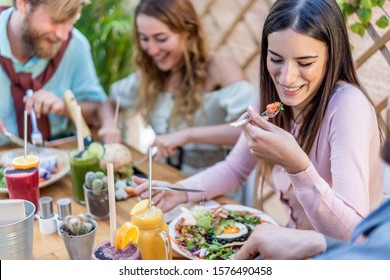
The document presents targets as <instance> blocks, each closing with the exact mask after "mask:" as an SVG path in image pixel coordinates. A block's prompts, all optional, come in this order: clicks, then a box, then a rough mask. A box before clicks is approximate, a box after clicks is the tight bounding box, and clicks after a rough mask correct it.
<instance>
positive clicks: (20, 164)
mask: <svg viewBox="0 0 390 280" xmlns="http://www.w3.org/2000/svg"><path fill="white" fill-rule="evenodd" d="M38 165H39V158H38V157H37V156H34V155H27V156H26V157H24V156H19V157H16V158H14V159H13V160H12V166H13V167H14V168H16V169H29V168H33V167H37V166H38Z"/></svg>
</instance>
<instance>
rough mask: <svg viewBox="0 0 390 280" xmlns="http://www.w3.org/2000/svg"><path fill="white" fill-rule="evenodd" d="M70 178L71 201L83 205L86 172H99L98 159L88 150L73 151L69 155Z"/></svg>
mask: <svg viewBox="0 0 390 280" xmlns="http://www.w3.org/2000/svg"><path fill="white" fill-rule="evenodd" d="M69 157H70V176H71V178H72V191H73V199H74V200H75V201H76V202H77V203H80V204H83V205H84V204H85V197H84V188H83V184H84V180H85V173H87V172H88V171H99V170H100V167H99V157H98V156H97V155H96V154H95V153H91V152H89V151H88V150H86V151H83V152H80V151H79V150H73V151H71V152H70V153H69Z"/></svg>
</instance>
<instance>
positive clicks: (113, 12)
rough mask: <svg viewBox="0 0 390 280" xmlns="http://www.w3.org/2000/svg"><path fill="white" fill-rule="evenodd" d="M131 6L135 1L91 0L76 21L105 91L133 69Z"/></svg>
mask: <svg viewBox="0 0 390 280" xmlns="http://www.w3.org/2000/svg"><path fill="white" fill-rule="evenodd" d="M130 3H133V4H130ZM133 7H134V1H129V0H94V1H92V2H91V4H89V5H87V6H86V7H84V9H83V12H82V16H81V18H80V20H79V21H78V22H77V24H76V27H77V28H78V29H79V30H80V31H81V32H82V33H83V34H84V35H85V36H86V37H87V38H88V41H89V42H90V44H91V48H92V57H93V60H94V63H95V68H96V72H97V75H98V77H99V79H100V82H101V84H102V86H103V88H104V89H105V91H106V92H108V89H109V86H110V85H111V84H112V83H113V82H115V81H117V80H119V79H121V78H123V77H125V76H127V75H128V74H129V73H130V72H131V70H132V53H133V43H132V41H133V40H132V38H131V28H132V18H133V10H134V8H133Z"/></svg>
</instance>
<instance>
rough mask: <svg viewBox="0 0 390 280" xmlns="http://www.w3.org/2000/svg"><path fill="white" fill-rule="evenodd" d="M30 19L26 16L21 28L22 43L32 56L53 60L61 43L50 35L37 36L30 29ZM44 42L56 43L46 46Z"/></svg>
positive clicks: (32, 29)
mask: <svg viewBox="0 0 390 280" xmlns="http://www.w3.org/2000/svg"><path fill="white" fill-rule="evenodd" d="M30 18H31V16H30V15H27V16H26V19H25V21H24V22H23V26H22V38H23V41H24V43H25V44H26V45H27V46H28V48H29V49H30V51H31V52H32V54H33V56H36V57H39V58H43V59H51V58H53V57H54V56H55V55H56V54H57V52H58V50H59V49H60V48H61V46H62V41H61V40H60V39H58V38H57V37H56V36H55V35H54V34H52V33H44V34H39V33H38V32H37V31H36V30H35V29H34V28H33V27H32V24H31V20H30ZM45 40H50V41H52V42H56V43H55V44H52V45H51V46H48V44H45V43H44V41H45ZM45 45H46V46H45Z"/></svg>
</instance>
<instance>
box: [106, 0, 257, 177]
mask: <svg viewBox="0 0 390 280" xmlns="http://www.w3.org/2000/svg"><path fill="white" fill-rule="evenodd" d="M134 18H135V21H134V32H135V34H134V35H135V38H136V39H137V40H136V54H135V65H136V67H137V71H136V72H135V73H132V74H130V75H129V76H128V77H126V78H125V79H123V80H120V81H118V82H116V83H114V84H113V85H112V86H111V88H110V99H109V100H108V102H107V103H106V104H105V106H104V108H103V110H102V111H101V116H102V118H101V119H102V127H101V129H100V131H99V135H100V136H101V138H102V139H103V141H104V142H106V143H110V142H116V141H119V135H120V134H119V131H118V130H116V129H114V128H113V127H112V123H113V122H112V121H113V108H114V103H115V101H116V99H117V97H118V96H120V97H121V99H120V100H121V102H120V105H121V107H122V108H131V109H134V112H140V113H141V115H142V116H143V117H144V119H145V121H146V122H147V123H149V124H150V125H151V126H152V128H153V129H154V131H155V132H156V134H157V138H156V140H155V141H154V143H153V145H154V146H157V147H158V154H157V158H167V160H168V162H169V163H171V164H172V165H174V166H176V167H178V168H180V169H181V170H182V171H184V172H185V173H187V174H194V173H196V172H198V171H199V170H202V169H204V168H206V167H209V166H211V165H213V164H215V163H217V162H219V161H221V160H223V159H224V158H225V156H226V155H227V154H228V148H229V147H231V146H232V145H234V144H235V142H236V141H237V139H238V137H239V135H240V129H236V128H232V127H230V126H229V125H228V124H227V123H228V122H231V121H233V120H235V119H236V118H237V117H238V116H239V115H240V114H242V113H243V112H244V111H245V110H246V108H247V107H248V105H249V104H251V103H252V102H253V101H254V99H255V96H256V91H257V90H256V88H255V87H254V86H253V85H252V84H250V83H249V82H248V81H246V80H245V79H244V74H243V72H242V70H241V69H240V68H239V67H238V65H237V64H235V63H234V62H233V61H232V60H231V59H230V58H229V57H226V56H223V55H219V54H213V53H209V51H208V48H207V44H206V39H205V34H204V30H203V28H202V25H201V22H200V19H199V17H198V15H197V14H196V11H195V10H194V8H193V6H192V5H191V2H190V1H188V0H144V1H140V4H139V5H138V6H137V8H136V11H135V17H134Z"/></svg>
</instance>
